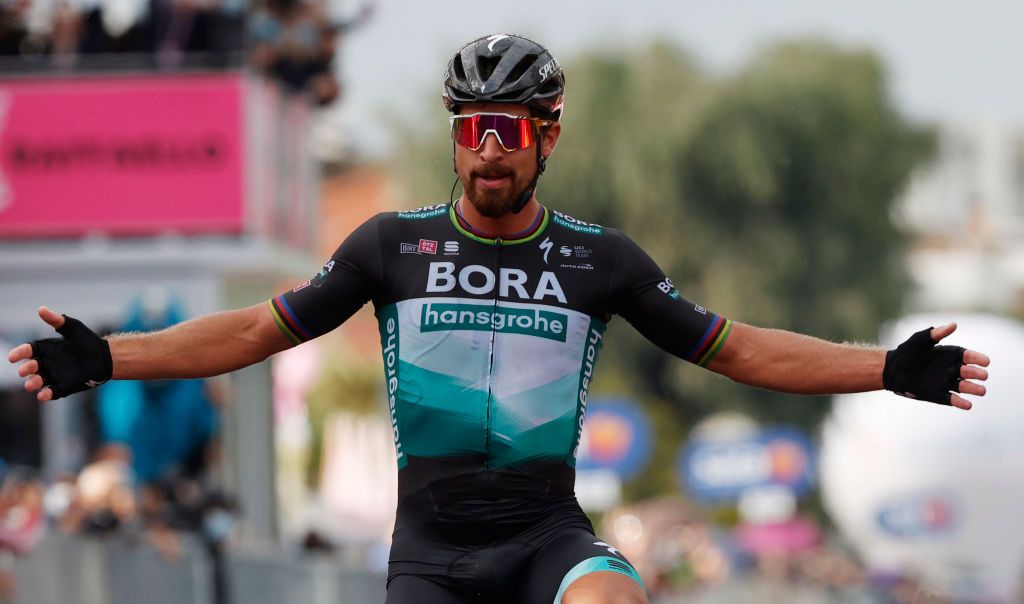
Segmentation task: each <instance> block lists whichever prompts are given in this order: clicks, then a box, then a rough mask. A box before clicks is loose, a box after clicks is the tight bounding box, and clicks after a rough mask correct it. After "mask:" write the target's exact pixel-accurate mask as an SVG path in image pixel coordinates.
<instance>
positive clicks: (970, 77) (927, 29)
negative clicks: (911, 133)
mask: <svg viewBox="0 0 1024 604" xmlns="http://www.w3.org/2000/svg"><path fill="white" fill-rule="evenodd" d="M345 1H346V2H347V6H349V7H353V8H354V7H355V6H358V4H359V3H360V2H361V1H362V0H345ZM495 32H505V33H522V34H524V35H527V36H529V37H532V38H535V39H536V40H537V41H539V42H541V43H542V44H544V45H546V46H547V47H548V48H549V49H550V50H551V51H552V52H553V53H554V55H555V56H556V57H558V58H559V59H560V60H561V61H562V62H567V61H568V60H570V59H571V58H572V57H573V56H574V55H576V54H578V53H579V52H581V51H582V50H584V49H585V48H587V47H591V46H595V45H605V46H607V45H612V46H614V45H628V44H634V43H638V42H639V43H642V42H643V41H644V40H646V39H649V38H652V37H655V36H662V37H667V38H671V39H673V40H677V41H678V42H679V43H680V44H682V45H684V46H685V47H687V48H689V49H690V50H692V51H693V52H694V53H695V54H696V56H697V57H698V58H699V59H700V60H701V61H702V62H703V63H704V64H705V65H706V66H707V67H708V68H710V69H713V70H716V71H726V70H729V69H732V68H735V67H736V66H738V65H741V64H742V63H743V62H744V61H745V60H746V59H747V58H748V57H750V56H751V54H753V53H756V52H757V49H758V48H759V47H760V46H762V45H763V44H765V43H768V42H771V41H773V40H776V39H779V38H782V37H792V36H798V35H815V36H818V37H825V38H828V39H831V40H834V41H836V42H838V43H840V44H843V45H847V46H859V47H863V46H869V47H871V48H874V49H876V50H877V51H879V53H880V54H881V55H882V56H883V58H884V59H885V61H886V62H887V65H888V66H889V69H890V74H891V76H892V79H891V86H892V91H893V94H894V96H895V98H896V100H897V102H898V103H899V104H900V106H901V107H903V109H904V110H905V111H906V112H907V113H908V114H910V115H912V116H914V117H918V118H922V119H949V120H963V119H994V120H998V121H999V122H1002V123H1005V124H1006V125H1007V126H1008V127H1020V126H1021V125H1022V124H1024V78H1022V76H1024V2H1020V0H1014V1H1011V0H994V1H985V0H975V1H973V2H968V1H965V0H941V1H934V0H932V1H920V0H919V1H907V2H900V1H898V0H885V1H883V0H856V1H838V0H789V1H787V0H722V1H719V2H707V1H706V0H705V1H703V2H693V1H690V0H625V1H596V0H591V1H585V0H515V1H510V2H503V3H499V2H488V1H484V0H447V1H445V2H435V1H433V0H377V7H376V11H375V13H374V14H373V16H372V18H371V19H370V20H369V21H368V22H367V23H366V24H365V25H364V26H363V28H361V29H359V30H358V31H356V32H353V33H352V34H351V36H350V37H349V38H348V39H347V41H346V42H345V43H344V45H343V46H342V48H341V52H340V54H339V57H340V61H341V71H342V74H343V77H344V80H345V84H346V99H347V106H346V109H345V113H346V115H347V119H346V121H347V122H348V124H349V131H350V133H351V135H352V136H353V137H354V142H356V143H357V144H359V145H365V146H367V147H368V148H371V149H378V150H379V149H382V148H386V147H387V145H388V144H389V141H388V139H387V135H386V132H387V130H386V128H385V127H384V125H383V124H382V122H383V121H384V120H385V119H386V118H384V117H382V115H381V112H380V110H379V108H380V107H382V106H384V105H390V106H392V107H394V108H396V109H397V110H399V111H402V112H408V111H417V110H419V109H421V106H422V103H423V102H424V98H423V92H424V91H426V90H430V89H432V88H437V89H438V90H440V78H441V73H442V71H443V69H444V66H445V64H446V63H447V60H448V58H449V57H450V56H451V55H452V54H454V52H455V51H456V50H457V49H458V48H459V47H460V46H461V45H462V44H463V43H465V42H468V41H469V40H471V39H473V38H475V37H477V36H480V35H484V34H488V33H495ZM569 77H572V74H571V73H570V74H569Z"/></svg>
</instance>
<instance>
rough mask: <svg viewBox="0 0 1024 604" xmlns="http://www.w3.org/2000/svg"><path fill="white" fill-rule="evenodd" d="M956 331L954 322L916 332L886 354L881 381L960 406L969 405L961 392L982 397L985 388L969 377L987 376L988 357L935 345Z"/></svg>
mask: <svg viewBox="0 0 1024 604" xmlns="http://www.w3.org/2000/svg"><path fill="white" fill-rule="evenodd" d="M954 331H956V323H949V324H947V325H943V326H942V327H934V328H931V329H926V330H923V331H919V332H917V333H915V334H914V335H912V336H910V338H909V339H907V341H906V342H903V343H902V344H900V345H899V346H898V347H896V348H895V349H894V350H890V351H889V352H888V353H887V354H886V355H885V368H884V369H883V371H882V382H883V384H884V385H885V388H886V389H887V390H892V391H893V392H895V393H897V394H899V395H901V396H906V397H908V398H914V399H920V400H926V401H930V402H933V403H939V404H941V405H952V406H954V407H957V408H959V409H970V408H971V407H972V404H971V402H970V401H968V400H967V399H965V398H963V397H962V396H960V394H973V395H976V396H985V392H986V390H985V387H984V386H982V385H981V384H978V383H976V382H973V381H970V380H978V381H984V380H987V379H988V371H986V370H985V369H983V367H988V364H989V358H988V357H987V356H986V355H984V354H982V353H980V352H977V351H974V350H967V349H965V348H961V347H959V346H937V345H936V344H938V343H939V342H941V341H942V340H943V339H945V338H946V337H948V336H949V335H950V334H952V333H953V332H954Z"/></svg>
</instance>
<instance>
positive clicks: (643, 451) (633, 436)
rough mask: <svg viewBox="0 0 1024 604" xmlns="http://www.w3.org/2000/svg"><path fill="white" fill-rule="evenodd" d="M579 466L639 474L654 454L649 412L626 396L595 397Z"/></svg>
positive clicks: (624, 475) (625, 476)
mask: <svg viewBox="0 0 1024 604" xmlns="http://www.w3.org/2000/svg"><path fill="white" fill-rule="evenodd" d="M587 406H588V409H587V418H586V424H585V425H584V427H583V437H582V439H581V441H580V454H579V458H578V459H577V461H576V469H577V470H579V471H581V472H587V471H590V470H611V471H613V472H615V473H616V474H618V475H619V477H621V478H623V479H629V478H632V477H633V476H635V475H636V474H638V473H639V472H640V471H641V470H643V469H644V467H646V466H647V462H648V461H649V459H650V456H651V425H650V422H649V421H648V419H647V415H646V413H644V411H643V410H642V409H640V408H639V407H638V406H637V405H636V403H634V402H633V401H630V400H626V399H601V398H597V397H595V398H592V399H590V400H589V401H588V403H587Z"/></svg>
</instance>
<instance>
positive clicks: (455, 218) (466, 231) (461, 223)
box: [448, 201, 550, 245]
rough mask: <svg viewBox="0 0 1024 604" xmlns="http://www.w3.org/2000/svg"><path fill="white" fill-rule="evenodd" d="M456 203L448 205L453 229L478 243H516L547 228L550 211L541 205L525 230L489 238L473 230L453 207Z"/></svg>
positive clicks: (535, 235)
mask: <svg viewBox="0 0 1024 604" xmlns="http://www.w3.org/2000/svg"><path fill="white" fill-rule="evenodd" d="M457 204H458V201H455V202H453V203H452V204H451V205H450V206H448V216H449V217H450V218H451V220H452V224H453V225H454V226H455V230H457V231H459V232H460V233H462V234H463V235H465V236H466V237H469V238H470V239H472V240H473V241H479V242H480V243H486V244H488V245H499V244H500V245H516V244H519V243H526V242H527V241H532V240H533V239H536V238H537V236H538V235H540V234H541V233H543V232H544V229H545V228H547V226H548V221H549V219H550V212H548V209H547V208H546V207H544V206H541V207H540V208H541V211H540V212H537V217H536V218H535V219H534V220H533V223H532V224H531V225H530V226H529V227H527V228H526V230H524V231H520V232H518V233H515V234H514V235H512V236H510V237H509V238H508V239H504V238H502V239H497V238H490V237H486V236H484V235H483V234H482V233H480V232H479V231H476V230H474V229H473V227H472V226H471V225H470V224H469V223H468V222H466V221H465V220H464V219H463V218H462V216H460V215H459V212H458V210H456V209H455V206H456V205H457Z"/></svg>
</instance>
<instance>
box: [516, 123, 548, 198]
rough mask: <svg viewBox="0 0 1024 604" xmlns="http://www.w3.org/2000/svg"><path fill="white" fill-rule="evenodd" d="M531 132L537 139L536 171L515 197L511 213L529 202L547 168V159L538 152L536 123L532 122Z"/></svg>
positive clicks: (538, 140)
mask: <svg viewBox="0 0 1024 604" xmlns="http://www.w3.org/2000/svg"><path fill="white" fill-rule="evenodd" d="M533 134H534V139H536V141H537V142H536V145H537V173H536V174H534V175H533V180H531V181H530V184H529V185H527V187H526V188H525V189H523V192H522V193H520V194H519V197H518V198H517V199H516V204H515V205H514V206H512V213H513V214H518V213H519V212H522V211H523V208H525V207H526V204H527V203H529V201H530V198H531V197H533V193H534V191H536V190H537V181H538V180H540V175H541V174H543V173H544V169H545V168H547V163H548V159H547V158H546V157H544V156H543V155H541V154H540V142H541V134H540V128H538V127H537V125H536V124H533Z"/></svg>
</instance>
